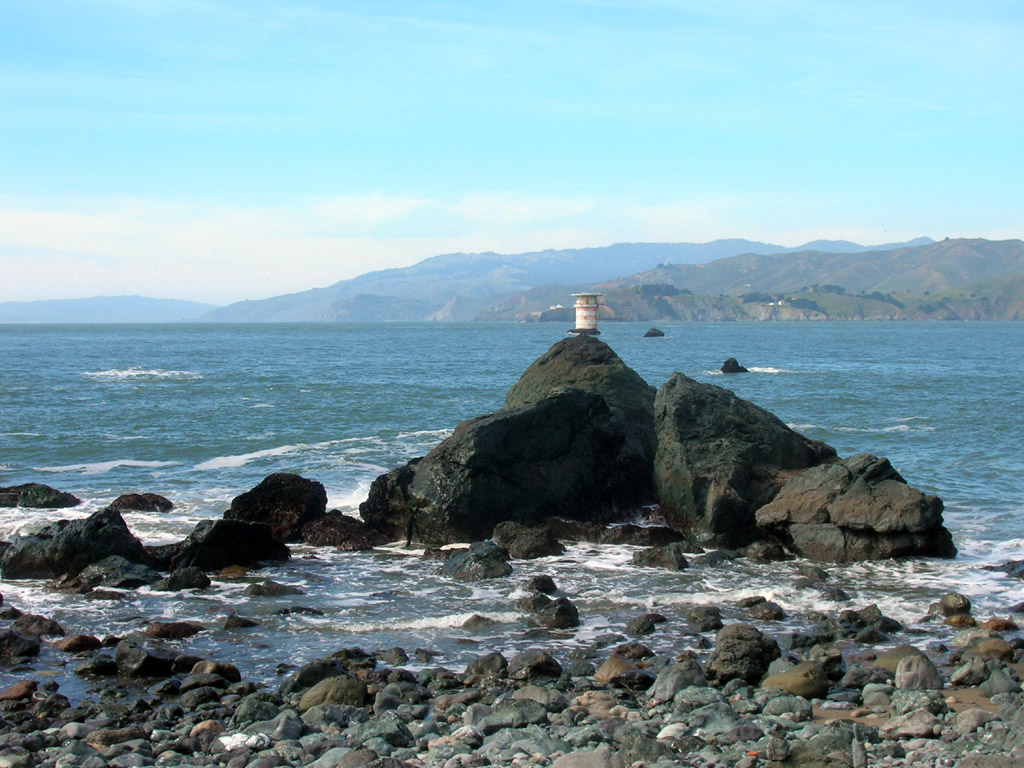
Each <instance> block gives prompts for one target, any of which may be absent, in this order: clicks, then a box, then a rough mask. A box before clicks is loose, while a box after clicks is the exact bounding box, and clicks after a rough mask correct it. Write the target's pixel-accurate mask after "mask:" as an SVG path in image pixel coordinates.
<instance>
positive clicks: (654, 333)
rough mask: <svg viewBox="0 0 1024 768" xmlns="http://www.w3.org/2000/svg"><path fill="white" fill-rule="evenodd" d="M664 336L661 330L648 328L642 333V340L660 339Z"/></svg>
mask: <svg viewBox="0 0 1024 768" xmlns="http://www.w3.org/2000/svg"><path fill="white" fill-rule="evenodd" d="M664 335H665V332H664V331H663V330H661V329H659V328H648V329H647V330H646V331H645V332H644V338H645V339H656V338H661V337H662V336H664Z"/></svg>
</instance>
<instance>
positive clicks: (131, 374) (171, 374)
mask: <svg viewBox="0 0 1024 768" xmlns="http://www.w3.org/2000/svg"><path fill="white" fill-rule="evenodd" d="M82 375H83V376H85V377H86V378H87V379H95V380H97V381H135V380H144V379H201V378H203V375H202V374H201V373H196V372H195V371H168V370H165V369H163V368H139V367H137V366H133V367H132V368H111V369H109V370H106V371H85V372H83V373H82Z"/></svg>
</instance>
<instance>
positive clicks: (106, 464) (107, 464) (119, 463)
mask: <svg viewBox="0 0 1024 768" xmlns="http://www.w3.org/2000/svg"><path fill="white" fill-rule="evenodd" d="M179 463H180V462H177V461H136V460H135V459H114V460H112V461H97V462H93V463H90V464H66V465H64V466H62V467H33V469H34V470H35V471H36V472H81V473H82V474H85V475H100V474H103V473H104V472H109V471H110V470H112V469H117V468H119V467H140V468H142V467H151V468H154V469H155V468H159V467H172V466H174V465H175V464H179Z"/></svg>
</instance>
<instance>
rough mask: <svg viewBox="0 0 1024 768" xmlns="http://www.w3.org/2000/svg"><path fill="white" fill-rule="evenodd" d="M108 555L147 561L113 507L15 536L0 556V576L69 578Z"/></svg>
mask: <svg viewBox="0 0 1024 768" xmlns="http://www.w3.org/2000/svg"><path fill="white" fill-rule="evenodd" d="M112 555H120V556H121V557H123V558H124V559H125V560H127V561H129V562H132V563H143V564H148V563H149V562H150V559H149V556H148V555H147V554H146V552H145V550H144V549H143V547H142V543H141V542H140V541H139V540H138V539H137V538H135V536H133V535H132V533H131V531H129V530H128V526H127V525H126V524H125V522H124V518H122V517H121V515H120V514H119V513H118V512H117V511H116V510H112V509H101V510H100V511H99V512H95V513H93V514H92V515H90V516H89V517H87V518H83V519H80V520H61V521H58V522H57V523H54V524H53V525H48V526H46V527H45V528H43V529H42V530H41V531H39V533H37V534H35V535H33V536H18V537H16V538H15V539H14V541H13V542H11V546H10V547H8V548H7V549H6V550H5V551H4V552H3V554H2V555H0V577H2V578H5V579H49V578H70V577H72V576H76V575H78V574H79V573H80V572H81V571H82V569H84V568H85V567H86V566H87V565H90V564H91V563H95V562H97V561H99V560H102V559H104V558H106V557H110V556H112Z"/></svg>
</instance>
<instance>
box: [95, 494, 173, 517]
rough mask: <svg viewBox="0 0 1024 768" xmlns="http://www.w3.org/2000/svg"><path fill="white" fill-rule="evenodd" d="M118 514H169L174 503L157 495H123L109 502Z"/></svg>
mask: <svg viewBox="0 0 1024 768" xmlns="http://www.w3.org/2000/svg"><path fill="white" fill-rule="evenodd" d="M110 508H111V509H116V510H117V511H118V512H170V511H171V510H172V509H174V503H173V502H172V501H171V500H170V499H167V498H164V497H163V496H161V495H160V494H157V493H124V494H122V495H120V496H118V497H117V498H116V499H114V500H113V501H112V502H110Z"/></svg>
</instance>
